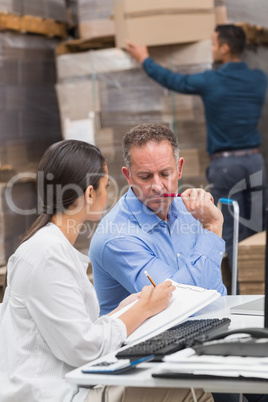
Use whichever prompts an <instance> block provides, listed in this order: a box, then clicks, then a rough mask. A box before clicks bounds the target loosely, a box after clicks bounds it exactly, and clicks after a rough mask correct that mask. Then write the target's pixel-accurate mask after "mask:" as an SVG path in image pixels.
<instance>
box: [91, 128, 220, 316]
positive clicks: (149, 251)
mask: <svg viewBox="0 0 268 402" xmlns="http://www.w3.org/2000/svg"><path fill="white" fill-rule="evenodd" d="M123 151H124V160H125V166H124V167H123V168H122V172H123V174H124V175H125V177H126V179H127V181H128V184H129V190H128V192H127V193H126V194H125V195H124V196H123V197H122V198H121V199H120V200H119V201H118V203H117V204H116V205H115V206H114V208H113V209H112V210H111V211H110V212H109V213H108V214H107V215H106V216H105V217H104V218H103V219H102V221H101V222H100V224H99V226H98V228H97V230H96V231H95V233H94V236H93V238H92V241H91V245H90V254H89V256H90V260H91V262H92V266H93V275H94V286H95V289H96V291H97V295H98V299H99V301H100V307H101V314H105V313H109V312H110V311H111V310H112V309H113V308H114V307H116V306H117V305H118V303H119V302H120V301H121V300H122V299H124V298H125V297H126V296H128V295H129V294H130V293H133V292H138V291H140V290H141V289H142V287H143V286H144V285H146V284H148V278H147V277H146V275H144V270H147V271H148V273H149V275H150V276H151V277H152V278H153V280H154V281H155V283H156V284H158V283H161V282H163V281H164V280H165V279H167V278H171V279H173V280H174V281H176V282H181V283H185V284H190V285H197V286H202V287H204V288H208V289H216V290H218V291H219V292H220V293H221V294H226V288H225V286H224V285H223V283H222V276H221V270H220V265H221V260H222V256H223V253H224V251H225V242H224V241H223V240H222V238H221V233H222V223H223V217H222V213H221V211H220V210H219V209H218V208H217V207H216V206H215V205H214V202H213V198H212V196H211V194H209V193H207V192H206V191H204V190H203V189H189V190H186V191H184V192H183V194H182V195H181V197H163V194H172V193H176V192H177V190H178V180H179V179H180V177H181V174H182V165H183V162H184V161H183V158H179V146H178V141H177V138H176V137H175V135H174V134H173V132H172V131H170V130H169V129H168V128H167V127H165V126H162V125H159V124H141V125H139V126H136V127H134V128H133V129H132V130H130V131H129V132H128V133H127V134H126V135H125V137H124V140H123ZM189 163H191V162H190V161H189ZM201 224H202V226H201Z"/></svg>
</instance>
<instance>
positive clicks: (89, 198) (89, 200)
mask: <svg viewBox="0 0 268 402" xmlns="http://www.w3.org/2000/svg"><path fill="white" fill-rule="evenodd" d="M93 201H94V188H93V186H92V185H91V184H90V186H88V187H87V189H86V191H85V202H86V204H88V205H92V204H93Z"/></svg>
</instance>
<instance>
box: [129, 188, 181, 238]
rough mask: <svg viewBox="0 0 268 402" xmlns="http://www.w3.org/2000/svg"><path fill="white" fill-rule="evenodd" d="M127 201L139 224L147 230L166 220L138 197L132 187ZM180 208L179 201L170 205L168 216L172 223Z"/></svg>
mask: <svg viewBox="0 0 268 402" xmlns="http://www.w3.org/2000/svg"><path fill="white" fill-rule="evenodd" d="M125 201H126V203H127V205H128V207H129V209H130V211H131V212H132V214H133V215H134V217H135V219H136V220H137V222H138V224H139V226H140V227H141V228H142V230H144V231H145V232H149V231H150V230H151V229H153V228H154V227H155V226H156V225H158V224H159V223H160V222H164V221H163V220H162V219H160V218H159V217H158V216H157V215H156V214H155V213H154V212H153V211H151V210H150V209H149V208H147V207H146V206H145V205H144V204H143V203H142V202H141V201H140V200H139V199H138V197H137V196H136V195H135V193H134V192H133V190H132V188H131V187H130V188H129V190H128V192H127V194H126V197H125ZM178 208H179V206H178V205H177V203H174V202H172V203H171V205H170V207H169V211H168V218H169V221H170V224H171V225H172V223H173V221H174V218H177V217H178V215H179V210H178Z"/></svg>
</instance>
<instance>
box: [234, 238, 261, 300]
mask: <svg viewBox="0 0 268 402" xmlns="http://www.w3.org/2000/svg"><path fill="white" fill-rule="evenodd" d="M265 242H266V232H260V233H257V234H255V235H253V236H251V237H248V238H247V239H245V240H243V241H241V242H240V243H239V246H238V281H239V290H240V293H241V294H242V295H252V294H254V295H258V294H264V290H265V289H264V281H265Z"/></svg>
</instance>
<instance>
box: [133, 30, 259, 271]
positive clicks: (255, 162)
mask: <svg viewBox="0 0 268 402" xmlns="http://www.w3.org/2000/svg"><path fill="white" fill-rule="evenodd" d="M212 42H213V45H212V52H213V59H214V62H221V63H223V65H222V66H221V67H220V68H219V69H218V70H215V71H214V70H209V71H205V72H203V73H199V74H193V75H187V74H179V73H173V72H172V71H170V70H168V69H166V68H163V67H161V66H159V65H158V64H157V63H155V62H154V61H153V60H152V59H151V58H150V57H149V53H148V49H147V47H146V46H137V45H135V44H133V43H131V42H127V46H126V49H127V50H128V52H129V53H130V55H131V56H132V57H133V58H134V59H136V60H137V61H138V62H140V63H141V64H142V66H143V68H144V70H145V72H146V73H147V74H148V75H149V77H151V78H153V79H154V80H155V81H157V82H158V83H159V84H161V85H163V86H164V87H166V88H168V89H171V90H174V91H177V92H180V93H184V94H197V95H200V96H201V97H202V100H203V102H204V106H205V113H206V123H207V151H208V153H209V155H210V158H211V162H210V165H209V168H208V171H207V178H208V182H209V183H210V187H211V188H210V191H211V194H212V195H213V197H214V202H215V204H217V202H218V200H219V198H221V197H224V198H232V199H234V200H236V201H238V203H239V207H240V225H239V240H240V241H241V240H243V239H245V238H246V237H249V236H251V235H252V234H254V233H256V232H259V231H262V230H263V229H264V213H265V204H266V177H265V168H264V162H263V158H262V155H261V154H260V151H259V146H260V143H261V136H260V133H259V131H258V128H257V127H258V122H259V119H260V116H261V111H262V107H263V104H264V100H265V92H266V86H267V78H266V75H265V73H264V72H262V71H260V70H252V69H249V68H248V66H247V65H246V63H245V62H243V61H242V60H241V55H242V52H243V50H244V48H245V42H246V38H245V33H244V31H243V29H242V28H240V27H238V26H235V25H218V26H217V27H216V29H215V32H214V33H213V36H212ZM223 215H224V225H223V239H224V240H225V241H226V251H227V253H228V259H229V266H230V267H231V263H232V242H233V218H232V214H231V211H228V207H227V206H223Z"/></svg>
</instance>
